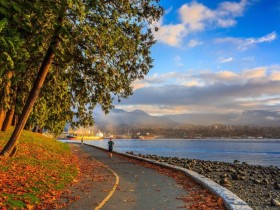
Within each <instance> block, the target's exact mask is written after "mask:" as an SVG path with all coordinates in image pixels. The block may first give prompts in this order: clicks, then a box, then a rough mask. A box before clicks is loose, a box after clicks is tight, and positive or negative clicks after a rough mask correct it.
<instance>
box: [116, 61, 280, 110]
mask: <svg viewBox="0 0 280 210" xmlns="http://www.w3.org/2000/svg"><path fill="white" fill-rule="evenodd" d="M177 59H180V58H179V57H178V58H177ZM142 84H145V85H143V86H142V87H141V88H139V89H136V90H135V92H134V95H133V96H131V97H130V98H129V99H128V100H125V101H124V102H123V103H122V104H120V105H121V106H122V108H125V107H126V106H131V107H134V108H135V107H139V108H140V107H142V108H141V109H142V110H144V111H147V112H148V113H154V114H155V113H157V114H160V112H161V111H162V113H168V112H172V110H173V109H174V113H175V109H177V108H178V109H177V110H176V113H183V112H195V111H198V112H199V110H200V111H201V110H203V111H205V112H207V111H211V112H229V111H236V112H240V111H243V110H246V109H256V110H257V109H262V110H269V111H280V93H279V89H280V66H276V65H275V66H263V67H258V68H253V69H245V70H243V71H241V72H239V73H236V72H232V71H227V70H225V71H220V72H205V71H203V72H202V71H200V72H199V71H196V72H193V73H190V72H184V73H183V72H181V73H178V72H169V73H165V74H154V75H152V76H148V77H146V79H144V80H143V81H142ZM118 106H119V105H118ZM145 106H146V109H144V107H145ZM179 107H180V108H179Z"/></svg>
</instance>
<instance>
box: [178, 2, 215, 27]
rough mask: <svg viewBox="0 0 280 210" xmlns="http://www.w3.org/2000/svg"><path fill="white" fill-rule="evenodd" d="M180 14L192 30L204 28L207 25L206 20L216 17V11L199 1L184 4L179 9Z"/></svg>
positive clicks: (184, 22)
mask: <svg viewBox="0 0 280 210" xmlns="http://www.w3.org/2000/svg"><path fill="white" fill-rule="evenodd" d="M179 14H180V16H181V20H182V22H183V24H185V25H186V26H187V27H188V28H189V29H190V30H191V31H201V30H204V29H205V26H206V24H205V21H206V20H209V19H213V18H214V17H215V13H214V12H213V11H212V10H210V9H208V8H207V7H206V6H204V5H203V4H199V3H197V2H192V3H190V4H184V5H183V6H182V7H181V8H180V9H179Z"/></svg>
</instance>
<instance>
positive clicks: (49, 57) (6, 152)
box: [0, 5, 65, 157]
mask: <svg viewBox="0 0 280 210" xmlns="http://www.w3.org/2000/svg"><path fill="white" fill-rule="evenodd" d="M64 14H65V5H63V6H62V10H61V13H60V14H59V17H58V20H57V27H56V29H55V30H54V34H53V37H52V39H51V43H50V45H49V48H48V50H47V53H46V55H45V57H44V60H43V62H42V64H41V67H40V69H39V72H38V75H37V77H36V80H35V82H34V85H33V87H32V89H31V92H30V94H29V96H28V98H27V101H26V103H25V105H24V107H23V110H22V113H21V115H20V117H19V122H18V124H17V125H16V127H15V129H14V131H13V133H12V136H11V137H10V139H9V141H8V143H7V144H6V145H5V147H4V148H3V150H2V151H1V153H0V155H1V156H4V157H8V156H14V152H15V149H14V148H15V146H16V145H17V142H18V139H19V137H20V135H21V133H22V130H23V128H24V126H25V124H26V122H27V120H28V117H29V115H30V113H31V110H32V108H33V106H34V103H35V101H36V99H37V98H38V96H39V93H40V90H41V88H42V86H43V84H44V81H45V79H46V76H47V74H48V71H49V68H50V67H51V64H52V61H53V59H54V51H55V50H56V48H57V47H58V44H59V31H60V29H61V27H62V22H63V17H64ZM13 151H14V152H13Z"/></svg>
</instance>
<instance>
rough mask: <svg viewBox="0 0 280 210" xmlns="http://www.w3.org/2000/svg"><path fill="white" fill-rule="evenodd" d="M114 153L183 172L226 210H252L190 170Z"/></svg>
mask: <svg viewBox="0 0 280 210" xmlns="http://www.w3.org/2000/svg"><path fill="white" fill-rule="evenodd" d="M85 145H87V146H92V147H95V148H97V149H101V150H104V151H107V150H106V149H104V148H101V147H97V146H94V145H90V144H85ZM114 153H116V154H119V155H122V156H126V157H129V158H133V159H136V160H140V161H145V162H149V163H152V164H155V165H159V166H163V167H165V168H170V169H173V170H177V171H180V172H183V173H184V174H186V175H187V176H188V177H190V178H192V179H193V180H194V181H195V182H197V183H199V184H201V185H202V186H203V187H205V188H206V189H208V190H209V191H211V192H212V193H214V194H215V195H217V196H219V197H221V198H222V199H223V201H224V205H225V207H226V209H228V210H253V209H252V208H251V207H250V206H248V204H247V203H246V202H245V201H243V200H241V199H240V198H239V197H238V196H237V195H235V194H234V193H233V192H231V191H229V190H228V189H226V188H225V187H223V186H221V185H219V184H217V183H216V182H214V181H213V180H211V179H209V178H207V177H205V176H203V175H200V174H198V173H196V172H194V171H191V170H188V169H185V168H182V167H178V166H174V165H170V164H167V163H162V162H158V161H155V160H151V159H146V158H142V157H138V156H135V155H131V154H127V153H120V152H114Z"/></svg>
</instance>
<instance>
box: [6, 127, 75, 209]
mask: <svg viewBox="0 0 280 210" xmlns="http://www.w3.org/2000/svg"><path fill="white" fill-rule="evenodd" d="M11 132H12V130H9V131H7V132H0V150H1V149H3V147H4V146H5V144H6V143H7V141H8V139H9V137H10V135H11ZM17 147H18V151H17V154H16V157H14V158H1V159H0V206H1V207H3V208H4V207H5V208H6V209H33V208H44V206H47V205H49V204H50V203H52V202H53V200H55V199H56V198H57V197H58V196H59V194H60V192H61V190H63V188H65V187H66V186H68V185H69V184H70V183H71V182H72V181H73V180H74V178H75V177H76V176H77V174H78V169H77V161H76V159H75V158H74V157H73V156H72V154H71V152H70V149H69V146H68V145H67V144H64V143H61V142H58V141H56V140H55V139H50V138H47V137H44V136H43V135H41V134H37V133H33V132H28V131H23V133H22V135H21V138H20V140H19V143H18V146H17Z"/></svg>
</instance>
